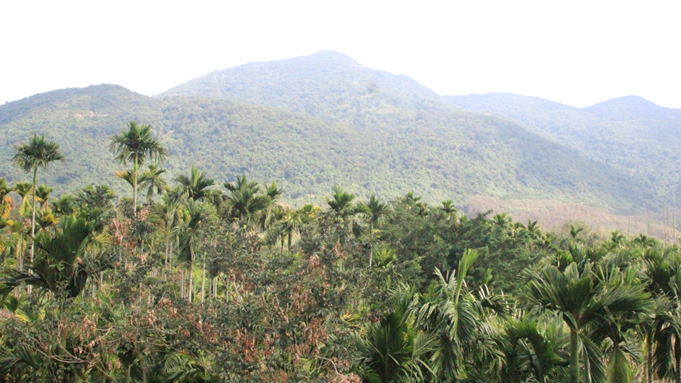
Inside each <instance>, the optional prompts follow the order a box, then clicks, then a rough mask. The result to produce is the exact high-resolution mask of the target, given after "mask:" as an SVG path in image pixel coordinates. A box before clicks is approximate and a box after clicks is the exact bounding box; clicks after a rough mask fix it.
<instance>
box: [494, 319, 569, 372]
mask: <svg viewBox="0 0 681 383" xmlns="http://www.w3.org/2000/svg"><path fill="white" fill-rule="evenodd" d="M520 314H521V315H522V313H520ZM497 343H498V344H499V348H500V349H501V350H502V351H503V353H504V355H505V359H506V364H505V366H504V368H503V370H502V372H501V378H502V382H504V383H521V382H528V381H536V382H541V383H549V382H552V381H553V380H551V378H555V377H558V376H564V375H565V371H564V367H565V366H567V360H566V358H565V356H566V355H564V352H563V349H564V345H565V343H566V342H565V336H564V332H563V323H562V321H559V320H549V321H548V322H546V323H541V322H539V321H537V320H534V319H533V318H530V317H529V316H528V315H524V316H522V318H521V319H515V318H513V319H508V320H507V321H506V322H505V324H504V329H503V332H502V334H501V335H500V339H499V340H498V342H497ZM530 377H533V378H534V380H531V379H530Z"/></svg>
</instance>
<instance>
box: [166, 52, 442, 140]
mask: <svg viewBox="0 0 681 383" xmlns="http://www.w3.org/2000/svg"><path fill="white" fill-rule="evenodd" d="M186 96H204V97H214V98H221V99H227V100H238V101H243V102H247V103H251V104H258V105H267V106H274V107H279V108H284V109H288V110H291V111H295V112H300V113H305V114H308V115H311V116H315V117H319V118H323V119H329V120H345V121H348V122H351V123H353V124H355V125H358V126H367V127H374V126H373V125H374V120H375V119H376V118H380V117H381V116H382V115H384V114H392V113H395V112H398V113H399V112H402V111H403V110H405V109H407V110H410V111H411V114H415V113H418V111H420V110H422V109H426V110H428V109H432V108H437V107H438V106H440V105H441V104H442V101H441V99H440V96H439V95H438V94H437V93H435V92H433V91H432V90H430V89H428V88H426V87H424V86H423V85H421V84H419V83H417V82H416V81H414V80H413V79H411V78H409V77H407V76H404V75H394V74H391V73H387V72H383V71H379V70H374V69H369V68H366V67H364V66H362V65H360V64H359V63H357V62H356V61H355V60H353V59H352V58H351V57H349V56H347V55H345V54H342V53H338V52H335V51H324V52H319V53H315V54H312V55H310V56H304V57H296V58H292V59H286V60H278V61H272V62H262V63H250V64H245V65H241V66H238V67H235V68H230V69H225V70H222V71H216V72H213V73H208V74H205V75H203V76H201V77H199V78H196V79H194V80H191V81H189V82H187V83H184V84H181V85H178V86H176V87H174V88H172V89H170V90H168V91H166V92H164V93H162V94H160V95H159V97H161V98H170V97H186ZM395 122H399V121H392V124H391V126H390V127H395V128H399V127H401V126H400V125H399V123H398V124H395Z"/></svg>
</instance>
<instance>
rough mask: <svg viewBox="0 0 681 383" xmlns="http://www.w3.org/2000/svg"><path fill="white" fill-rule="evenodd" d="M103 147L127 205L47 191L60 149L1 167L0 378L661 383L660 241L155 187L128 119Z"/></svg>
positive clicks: (669, 348)
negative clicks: (14, 173)
mask: <svg viewBox="0 0 681 383" xmlns="http://www.w3.org/2000/svg"><path fill="white" fill-rule="evenodd" d="M110 149H111V153H112V159H113V160H115V161H116V162H118V163H120V165H121V170H120V171H119V172H117V173H116V174H115V177H118V178H120V179H122V180H124V181H126V182H127V183H129V184H130V190H131V193H130V194H129V195H125V196H120V197H119V196H117V195H116V193H114V191H113V190H112V189H111V188H110V187H109V186H107V185H89V186H87V187H85V188H83V189H81V190H77V191H74V192H73V193H72V194H62V195H61V196H59V197H55V196H52V195H51V191H52V189H51V188H50V187H49V186H47V185H39V180H40V177H41V175H43V174H45V172H49V171H55V170H54V169H53V166H52V165H53V164H54V163H56V162H58V161H61V160H62V159H63V155H62V153H61V152H60V149H59V145H58V144H57V143H54V142H51V141H48V140H46V139H45V137H38V136H37V135H34V136H33V137H32V138H30V140H29V141H28V143H27V144H24V145H21V146H18V147H16V156H15V157H14V160H13V163H14V165H15V166H18V167H20V168H21V169H23V170H24V171H25V172H26V174H27V176H28V177H30V179H31V182H18V183H16V184H14V185H9V184H8V183H7V182H6V181H5V180H4V179H0V204H1V205H0V213H1V218H0V228H1V230H2V231H1V232H0V254H2V265H3V266H2V268H3V269H2V279H1V282H0V299H1V300H2V306H3V308H2V310H1V311H0V376H1V378H0V379H2V380H4V381H7V382H35V383H37V382H66V381H68V382H289V381H290V382H335V383H350V382H353V383H358V382H372V383H373V382H518V383H520V382H542V383H549V382H551V383H554V382H555V383H558V382H570V383H577V382H593V383H600V382H621V383H626V382H660V381H664V382H676V383H679V382H681V252H680V251H679V249H678V247H677V246H676V245H672V246H665V245H664V244H662V243H660V242H658V241H657V240H656V239H654V238H651V237H647V236H645V235H639V236H636V237H633V236H631V237H630V236H625V235H623V234H620V233H619V232H613V233H611V234H610V235H608V236H606V237H604V236H602V235H601V234H598V233H597V232H592V231H590V230H589V229H588V228H584V227H581V226H579V225H572V226H571V227H569V228H566V229H565V230H556V231H553V232H545V231H543V230H541V229H540V227H539V225H538V223H537V222H533V221H530V222H527V223H520V222H515V221H513V220H512V219H511V218H510V217H508V216H507V215H505V214H496V215H493V216H492V215H491V212H488V213H485V214H479V215H477V216H475V217H467V216H465V215H463V214H461V213H460V212H459V211H457V209H456V208H455V207H454V206H453V203H452V202H451V201H444V202H442V203H441V204H439V205H437V206H432V205H429V204H426V203H424V202H422V201H421V200H420V198H419V197H418V196H416V195H414V194H413V193H408V194H406V195H404V196H402V197H399V198H397V199H395V200H393V201H389V202H385V201H382V200H380V199H379V197H377V196H371V197H370V198H369V199H367V200H364V201H360V199H359V198H356V197H355V196H354V195H353V194H351V193H350V192H347V191H345V190H343V189H342V188H340V187H335V188H334V190H333V192H332V194H330V195H329V196H328V197H327V199H326V201H327V202H326V204H323V206H317V205H314V204H308V205H304V206H302V207H292V206H289V205H287V203H286V202H285V191H284V190H282V189H281V188H280V187H279V186H278V185H277V184H276V183H275V182H272V183H271V184H260V183H258V182H255V181H252V180H250V179H248V178H247V176H245V175H244V176H242V175H239V176H237V177H235V180H234V181H233V182H224V183H222V184H220V183H219V182H218V181H216V180H213V179H211V178H210V177H209V176H208V175H207V174H205V173H204V172H202V171H201V170H200V169H199V168H197V167H192V168H191V169H187V170H186V173H185V174H182V175H180V176H177V177H175V178H173V179H167V177H166V172H165V170H164V169H163V161H164V160H165V159H166V158H167V156H168V155H169V153H168V152H167V150H166V149H165V147H164V146H163V145H162V144H161V143H160V142H159V141H157V140H156V139H155V138H154V135H153V132H152V130H151V127H150V126H149V125H138V124H137V123H135V122H131V123H129V124H128V126H127V129H125V130H123V131H122V132H120V133H119V134H117V135H116V136H114V137H112V138H111V142H110ZM216 160H219V159H216ZM7 165H8V166H9V164H7ZM113 176H114V175H112V177H113Z"/></svg>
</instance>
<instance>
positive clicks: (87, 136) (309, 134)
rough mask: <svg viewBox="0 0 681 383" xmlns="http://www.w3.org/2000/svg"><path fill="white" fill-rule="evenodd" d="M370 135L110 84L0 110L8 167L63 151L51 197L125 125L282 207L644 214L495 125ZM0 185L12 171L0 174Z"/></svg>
mask: <svg viewBox="0 0 681 383" xmlns="http://www.w3.org/2000/svg"><path fill="white" fill-rule="evenodd" d="M371 116H372V126H373V127H374V128H373V129H365V128H363V127H358V126H357V125H354V124H351V123H347V122H344V121H340V122H329V121H326V120H322V119H318V118H314V117H310V116H306V115H303V114H297V113H292V112H288V111H285V110H283V109H276V108H270V107H265V106H255V105H246V104H241V103H235V102H232V101H226V100H219V99H210V98H179V97H178V98H168V99H166V100H162V99H156V98H149V97H146V96H142V95H139V94H135V93H133V92H130V91H128V90H126V89H124V88H121V87H118V86H112V85H101V86H92V87H89V88H85V89H69V90H63V91H54V92H50V93H47V94H42V95H37V96H34V97H31V98H29V99H25V100H21V101H17V102H14V103H9V104H7V105H4V106H0V132H2V134H3V135H4V136H5V137H8V140H7V141H6V142H5V143H4V145H3V146H2V148H1V151H0V160H2V161H5V164H8V161H9V159H10V158H11V155H12V152H13V145H15V144H16V143H17V142H19V141H20V140H21V138H22V137H25V132H37V133H39V134H45V135H47V136H48V137H49V138H50V139H54V140H56V141H58V142H63V151H64V153H65V154H66V155H67V161H66V162H65V163H64V164H63V165H55V166H56V167H55V169H54V171H53V172H50V173H49V175H48V176H47V178H45V182H46V183H48V184H50V185H52V186H53V187H54V188H55V190H56V191H57V192H63V191H66V190H69V189H72V188H74V187H75V188H79V187H84V186H86V185H88V184H90V183H97V184H100V183H110V184H112V185H113V187H114V188H115V189H116V190H121V189H122V188H123V187H124V186H125V183H124V182H123V181H122V180H121V181H115V180H112V178H111V177H110V176H111V175H112V174H114V173H115V171H116V170H117V169H118V166H117V165H116V164H114V163H113V161H111V159H110V158H108V157H107V156H106V155H103V153H106V152H107V145H108V144H107V139H108V138H109V137H110V136H112V135H113V134H115V133H116V132H118V131H120V130H121V129H122V128H123V127H125V124H126V122H127V121H129V120H133V119H136V120H137V121H138V122H140V123H149V124H151V125H152V126H153V127H154V129H155V130H156V131H157V132H158V135H159V139H160V141H161V142H163V143H164V144H165V145H167V147H168V150H169V151H170V153H171V157H170V160H169V162H168V163H167V164H165V165H164V167H165V168H166V169H167V170H168V172H169V174H170V175H171V176H174V175H177V174H179V173H181V172H185V171H187V169H188V168H189V166H190V164H196V165H197V166H199V167H200V168H201V169H202V170H205V171H206V172H207V173H208V174H209V175H210V176H212V177H216V178H220V179H225V180H234V179H235V177H236V176H237V175H240V174H249V175H252V176H253V177H256V178H259V179H272V180H277V181H278V182H280V184H281V185H282V186H283V187H284V188H285V189H286V190H287V198H288V199H289V201H292V202H294V203H296V201H297V200H313V201H318V202H322V201H323V198H322V197H321V196H323V195H324V194H326V193H328V191H329V190H331V189H332V187H333V186H334V185H343V186H345V187H347V188H351V189H352V190H354V191H356V192H357V193H359V194H360V195H368V194H369V193H371V192H375V193H380V194H382V195H386V196H388V197H396V196H399V195H403V194H404V193H406V192H408V191H414V192H416V193H418V194H419V195H423V196H424V198H425V199H426V200H428V201H431V202H435V201H442V200H445V199H453V200H454V201H455V203H457V204H463V203H465V202H466V201H467V200H468V199H469V198H471V197H472V196H474V195H484V196H493V197H498V198H519V197H522V198H548V199H554V200H558V201H567V202H586V203H591V204H594V205H596V206H600V207H603V208H606V209H615V210H618V211H630V210H631V209H632V208H633V207H638V208H640V209H645V208H654V207H655V206H656V201H655V199H654V198H653V197H652V195H651V194H650V193H648V192H647V191H646V190H645V189H643V188H641V187H639V186H637V184H636V182H635V180H633V179H630V178H627V176H624V175H620V174H618V173H617V172H615V171H613V170H612V169H609V168H608V167H606V166H602V165H599V164H597V163H595V162H593V161H591V162H590V161H588V160H585V159H583V158H581V157H580V156H579V155H577V154H576V153H575V152H574V151H572V150H571V149H566V148H564V147H562V146H560V145H558V144H556V143H553V142H550V141H548V140H546V139H543V138H541V137H540V136H538V135H535V134H533V133H530V132H528V131H526V130H525V129H523V128H521V127H520V126H519V125H517V124H514V123H512V122H509V121H508V120H503V119H500V118H497V117H490V116H484V115H477V114H473V113H469V112H457V111H454V110H448V109H436V110H419V111H415V110H411V109H396V110H394V111H393V112H391V113H389V114H388V113H386V114H374V115H371ZM0 176H3V177H7V178H8V180H10V181H11V182H16V181H19V180H21V179H22V177H24V178H25V176H23V175H22V174H21V173H20V172H19V170H18V169H15V168H13V167H11V166H9V165H4V166H3V167H2V168H0Z"/></svg>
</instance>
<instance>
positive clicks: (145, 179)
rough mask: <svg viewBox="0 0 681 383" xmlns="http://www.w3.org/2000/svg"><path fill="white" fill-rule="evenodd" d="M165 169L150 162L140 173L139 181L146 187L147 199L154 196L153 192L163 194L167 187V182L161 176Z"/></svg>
mask: <svg viewBox="0 0 681 383" xmlns="http://www.w3.org/2000/svg"><path fill="white" fill-rule="evenodd" d="M165 172H166V171H165V169H159V168H158V164H151V165H149V168H148V169H147V170H146V171H145V172H144V174H142V178H141V180H140V183H141V184H142V185H143V186H144V187H146V188H147V199H149V200H151V199H153V198H154V194H158V195H163V194H164V193H165V192H166V190H167V189H168V183H167V182H166V180H165V179H164V178H163V174H165Z"/></svg>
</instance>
